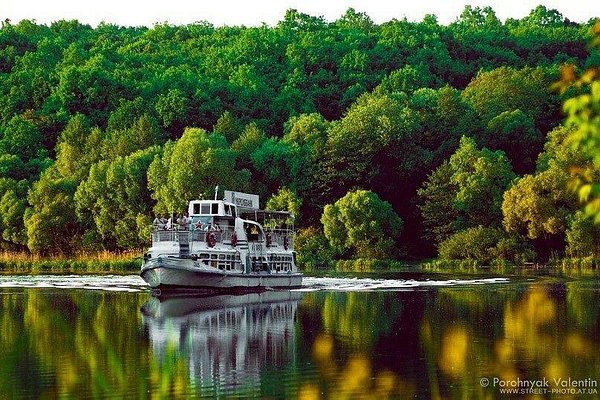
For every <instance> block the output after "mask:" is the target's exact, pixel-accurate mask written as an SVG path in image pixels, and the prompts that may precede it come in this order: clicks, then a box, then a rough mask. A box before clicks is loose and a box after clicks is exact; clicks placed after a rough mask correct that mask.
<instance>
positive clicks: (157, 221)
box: [152, 217, 167, 230]
mask: <svg viewBox="0 0 600 400" xmlns="http://www.w3.org/2000/svg"><path fill="white" fill-rule="evenodd" d="M152 226H153V227H154V229H156V230H165V229H166V228H167V220H166V219H164V218H161V217H156V218H154V221H152Z"/></svg>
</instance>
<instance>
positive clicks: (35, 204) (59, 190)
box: [24, 168, 80, 254]
mask: <svg viewBox="0 0 600 400" xmlns="http://www.w3.org/2000/svg"><path fill="white" fill-rule="evenodd" d="M75 189H76V185H75V184H74V183H73V181H71V180H69V179H65V178H62V177H60V176H59V175H58V174H57V172H56V169H55V168H50V169H48V170H46V171H45V172H44V173H43V174H42V176H41V177H40V180H39V181H37V182H36V183H34V184H33V186H32V188H31V190H30V191H29V195H28V196H27V200H28V202H29V204H30V205H31V207H30V208H27V210H26V211H25V215H24V221H25V229H26V231H27V247H28V248H29V250H30V251H31V252H33V253H41V254H59V253H68V252H69V251H71V249H73V248H76V244H75V243H77V242H76V241H77V238H78V236H79V232H80V227H79V226H78V224H77V222H76V216H75V204H74V201H73V194H74V193H75Z"/></svg>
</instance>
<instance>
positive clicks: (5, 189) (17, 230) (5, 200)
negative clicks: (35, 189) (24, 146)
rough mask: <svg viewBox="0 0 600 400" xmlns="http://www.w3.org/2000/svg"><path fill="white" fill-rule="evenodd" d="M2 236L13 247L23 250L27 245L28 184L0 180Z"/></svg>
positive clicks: (0, 228) (4, 179)
mask: <svg viewBox="0 0 600 400" xmlns="http://www.w3.org/2000/svg"><path fill="white" fill-rule="evenodd" d="M0 193H4V195H3V196H2V197H1V198H0V234H1V235H2V240H3V241H5V242H8V243H9V244H10V246H11V247H13V248H14V247H16V248H20V249H22V248H23V246H24V245H25V244H26V243H27V236H26V234H25V226H24V224H23V215H24V214H25V208H26V207H27V201H26V194H27V182H26V181H20V182H17V181H14V180H12V179H7V178H0Z"/></svg>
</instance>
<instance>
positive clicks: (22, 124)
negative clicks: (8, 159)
mask: <svg viewBox="0 0 600 400" xmlns="http://www.w3.org/2000/svg"><path fill="white" fill-rule="evenodd" d="M4 153H8V154H14V155H16V156H19V157H20V158H21V159H22V160H24V161H28V160H30V159H32V158H36V157H44V156H45V150H44V148H43V146H42V135H41V133H40V131H39V130H38V129H37V127H36V126H35V125H33V124H32V123H31V122H30V121H28V120H26V119H24V118H23V117H21V116H15V117H13V118H12V119H11V120H10V121H9V122H8V124H7V126H6V127H5V128H4V129H1V128H0V154H4Z"/></svg>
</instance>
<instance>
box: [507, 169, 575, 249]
mask: <svg viewBox="0 0 600 400" xmlns="http://www.w3.org/2000/svg"><path fill="white" fill-rule="evenodd" d="M568 179H569V175H568V173H567V172H566V171H565V170H564V169H562V168H560V167H559V166H558V165H557V164H556V163H554V162H551V163H550V167H549V168H548V169H547V170H546V171H543V172H541V173H538V174H536V175H525V176H524V177H523V178H521V179H520V180H519V181H518V182H517V183H516V184H515V185H514V186H513V187H511V188H510V189H508V190H507V191H506V193H504V201H503V203H502V213H503V215H504V220H503V223H504V227H505V228H506V230H507V231H508V232H515V233H521V234H525V235H527V237H529V238H531V239H536V238H538V237H540V236H545V235H557V234H562V233H564V231H565V229H566V228H567V217H568V215H570V214H571V212H572V210H573V209H574V204H575V201H576V199H575V196H574V194H573V193H572V192H570V191H569V190H568V188H567V182H568Z"/></svg>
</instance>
